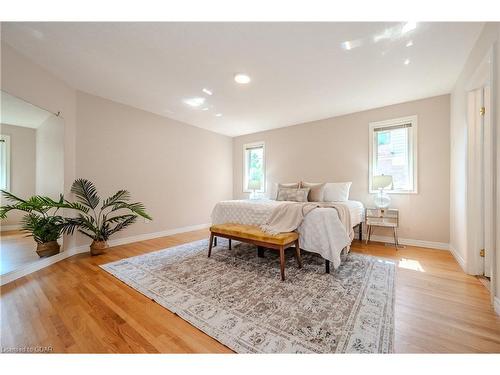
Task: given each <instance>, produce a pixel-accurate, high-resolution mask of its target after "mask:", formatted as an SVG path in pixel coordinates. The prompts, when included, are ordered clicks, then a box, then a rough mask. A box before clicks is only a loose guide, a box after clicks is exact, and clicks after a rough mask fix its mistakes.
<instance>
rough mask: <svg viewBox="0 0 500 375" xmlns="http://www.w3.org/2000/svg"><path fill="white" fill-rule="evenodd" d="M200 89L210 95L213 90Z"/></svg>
mask: <svg viewBox="0 0 500 375" xmlns="http://www.w3.org/2000/svg"><path fill="white" fill-rule="evenodd" d="M202 91H203V92H204V93H205V94H207V95H212V94H213V92H212V91H210V90H209V89H203V90H202Z"/></svg>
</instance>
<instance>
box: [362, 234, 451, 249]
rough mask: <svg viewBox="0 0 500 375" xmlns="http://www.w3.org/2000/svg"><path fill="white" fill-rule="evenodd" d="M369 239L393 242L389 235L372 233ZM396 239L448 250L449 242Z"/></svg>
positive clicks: (406, 242) (412, 244) (410, 243)
mask: <svg viewBox="0 0 500 375" xmlns="http://www.w3.org/2000/svg"><path fill="white" fill-rule="evenodd" d="M371 239H372V240H373V241H378V242H389V243H394V237H391V236H377V235H372V236H371ZM398 240H399V243H400V244H401V245H408V246H418V247H426V248H429V249H436V250H450V244H448V243H444V242H433V241H423V240H414V239H411V238H398Z"/></svg>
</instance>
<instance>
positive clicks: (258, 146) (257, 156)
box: [243, 142, 265, 192]
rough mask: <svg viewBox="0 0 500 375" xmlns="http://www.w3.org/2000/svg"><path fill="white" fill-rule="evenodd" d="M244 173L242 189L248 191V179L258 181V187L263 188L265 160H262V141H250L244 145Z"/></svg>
mask: <svg viewBox="0 0 500 375" xmlns="http://www.w3.org/2000/svg"><path fill="white" fill-rule="evenodd" d="M244 158H245V175H244V181H243V190H244V191H249V190H250V189H249V187H248V183H249V182H250V181H259V183H260V187H261V188H260V189H259V190H257V191H258V192H264V190H265V161H264V143H260V142H259V143H252V144H249V145H245V146H244Z"/></svg>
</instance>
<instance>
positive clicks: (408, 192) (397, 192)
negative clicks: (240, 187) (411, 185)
mask: <svg viewBox="0 0 500 375" xmlns="http://www.w3.org/2000/svg"><path fill="white" fill-rule="evenodd" d="M369 193H370V194H379V191H378V190H370V191H369ZM384 194H388V195H391V194H418V191H417V190H393V191H388V190H384Z"/></svg>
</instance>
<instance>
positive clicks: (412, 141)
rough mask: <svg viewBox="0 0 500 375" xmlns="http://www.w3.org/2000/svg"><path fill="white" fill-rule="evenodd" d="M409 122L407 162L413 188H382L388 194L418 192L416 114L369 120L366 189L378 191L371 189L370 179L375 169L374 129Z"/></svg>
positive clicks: (372, 191)
mask: <svg viewBox="0 0 500 375" xmlns="http://www.w3.org/2000/svg"><path fill="white" fill-rule="evenodd" d="M408 123H411V128H410V129H411V130H410V134H409V144H408V146H409V154H410V155H409V158H410V159H409V164H410V178H411V180H412V182H413V184H412V185H413V189H410V190H401V189H398V190H384V191H385V192H386V193H389V194H418V173H417V171H418V167H417V160H418V157H417V155H418V154H417V139H418V137H417V134H418V132H417V131H418V117H417V116H416V115H414V116H407V117H400V118H396V119H392V120H385V121H377V122H370V124H369V133H368V137H369V148H370V149H369V157H370V160H369V167H368V191H369V192H370V193H371V194H373V193H378V190H373V189H372V179H373V171H374V170H375V162H376V155H375V152H376V148H375V147H374V141H375V140H374V135H375V134H374V133H375V131H374V130H375V129H378V128H389V127H392V126H398V125H404V124H408Z"/></svg>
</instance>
